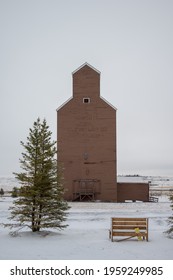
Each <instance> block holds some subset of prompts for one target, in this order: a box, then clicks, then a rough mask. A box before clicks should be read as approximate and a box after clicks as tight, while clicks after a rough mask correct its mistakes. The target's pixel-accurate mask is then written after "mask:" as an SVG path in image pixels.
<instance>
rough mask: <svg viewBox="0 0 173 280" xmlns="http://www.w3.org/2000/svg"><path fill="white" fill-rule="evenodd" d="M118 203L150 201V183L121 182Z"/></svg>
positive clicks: (118, 186) (118, 185)
mask: <svg viewBox="0 0 173 280" xmlns="http://www.w3.org/2000/svg"><path fill="white" fill-rule="evenodd" d="M117 197H118V199H117V202H125V201H126V200H131V201H133V202H134V201H143V202H148V201H149V183H135V182H133V183H132V182H131V183H128V182H121V183H117Z"/></svg>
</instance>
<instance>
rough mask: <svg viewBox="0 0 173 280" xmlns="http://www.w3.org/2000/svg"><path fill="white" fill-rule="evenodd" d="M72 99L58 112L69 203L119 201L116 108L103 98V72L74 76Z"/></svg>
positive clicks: (85, 69) (87, 70) (85, 68)
mask: <svg viewBox="0 0 173 280" xmlns="http://www.w3.org/2000/svg"><path fill="white" fill-rule="evenodd" d="M72 77H73V96H72V98H70V99H69V100H68V101H67V102H66V103H65V104H63V105H62V106H61V107H60V108H58V109H57V132H58V133H57V142H58V163H59V164H62V167H63V175H64V188H65V194H64V198H65V199H66V200H68V201H85V200H95V201H97V200H98V201H99V200H100V201H112V202H117V160H116V158H117V152H116V108H114V107H113V106H112V105H110V104H109V103H108V102H107V101H106V100H105V99H103V98H102V97H101V96H100V72H99V71H98V70H97V69H95V68H94V67H92V66H91V65H89V64H88V63H85V64H83V65H82V66H81V67H79V68H78V69H77V70H75V71H74V72H73V73H72Z"/></svg>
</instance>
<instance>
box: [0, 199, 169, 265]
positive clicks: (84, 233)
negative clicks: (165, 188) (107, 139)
mask: <svg viewBox="0 0 173 280" xmlns="http://www.w3.org/2000/svg"><path fill="white" fill-rule="evenodd" d="M12 201H13V199H12V198H11V197H3V198H0V224H1V226H0V249H1V250H0V259H1V260H17V259H20V260H28V259H30V260H31V259H32V260H55V259H59V260H92V259H93V260H101V259H102V260H104V259H105V260H116V259H117V260H118V259H119V260H125V259H126V260H139V259H141V260H142V259H145V260H156V259H160V260H162V259H163V260H172V259H173V239H169V238H167V237H166V236H165V234H164V233H163V232H164V231H165V230H166V229H167V228H168V225H167V218H168V217H169V216H170V215H172V211H171V208H170V202H169V200H168V196H160V197H159V202H158V203H142V202H137V203H130V202H127V203H100V202H97V203H90V202H88V203H87V202H86V203H85V202H84V203H81V202H73V203H69V205H70V206H71V208H70V210H69V215H68V219H67V223H68V225H69V226H68V227H67V228H66V229H65V230H63V231H60V232H58V231H55V230H54V231H53V230H52V231H51V232H42V233H40V234H38V233H32V232H30V231H28V230H27V229H24V230H23V231H22V232H20V233H19V235H18V236H16V237H12V236H10V235H9V229H8V228H4V227H3V226H2V223H6V222H7V221H8V220H7V217H8V216H9V210H8V208H9V206H10V205H12ZM112 216H119V217H121V216H123V217H149V242H146V241H138V240H137V239H135V238H133V239H130V240H126V241H122V242H111V241H110V240H109V238H108V230H109V227H110V218H111V217H112Z"/></svg>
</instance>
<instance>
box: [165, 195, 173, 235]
mask: <svg viewBox="0 0 173 280" xmlns="http://www.w3.org/2000/svg"><path fill="white" fill-rule="evenodd" d="M169 199H170V201H171V208H172V210H173V194H171V195H170V198H169ZM168 224H169V229H168V230H167V231H166V234H167V235H168V236H169V237H170V238H173V215H172V216H170V217H169V218H168Z"/></svg>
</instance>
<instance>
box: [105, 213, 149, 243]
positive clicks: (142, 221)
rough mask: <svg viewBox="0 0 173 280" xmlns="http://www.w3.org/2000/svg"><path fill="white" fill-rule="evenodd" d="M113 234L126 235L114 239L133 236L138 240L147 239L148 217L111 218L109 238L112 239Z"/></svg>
mask: <svg viewBox="0 0 173 280" xmlns="http://www.w3.org/2000/svg"><path fill="white" fill-rule="evenodd" d="M115 236H124V237H126V238H124V239H119V240H116V241H122V240H126V239H130V238H133V237H137V238H138V240H142V239H143V240H146V241H148V218H111V228H110V230H109V239H111V241H114V237H115Z"/></svg>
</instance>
